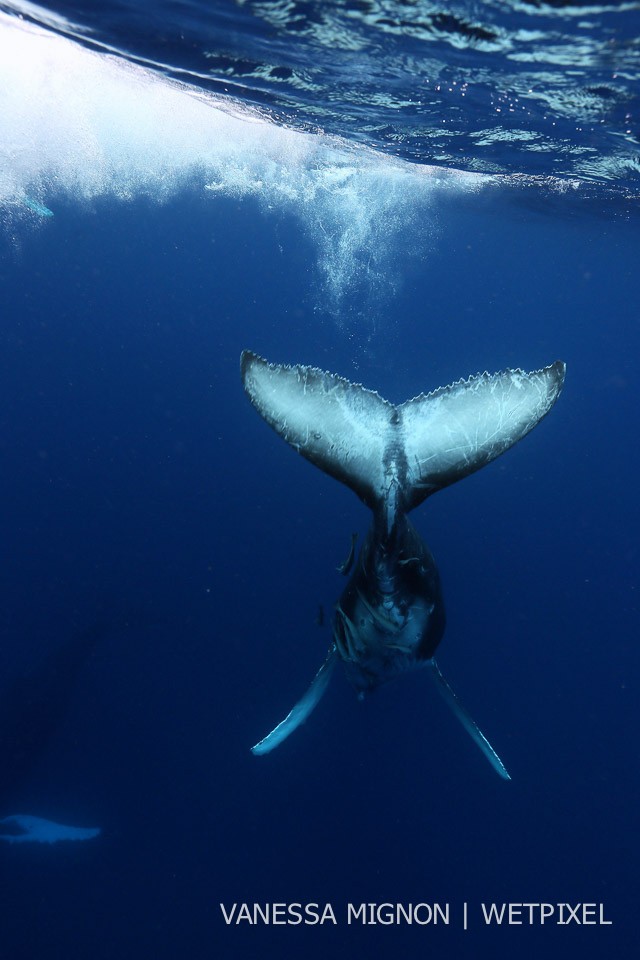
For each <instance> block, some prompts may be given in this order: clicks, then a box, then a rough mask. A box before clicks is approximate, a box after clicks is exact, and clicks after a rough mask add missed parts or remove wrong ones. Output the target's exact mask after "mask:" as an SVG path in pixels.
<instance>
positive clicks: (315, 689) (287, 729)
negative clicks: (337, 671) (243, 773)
mask: <svg viewBox="0 0 640 960" xmlns="http://www.w3.org/2000/svg"><path fill="white" fill-rule="evenodd" d="M335 663H336V647H335V644H332V645H331V647H330V648H329V653H328V654H327V658H326V660H325V661H324V663H323V664H322V666H321V667H320V669H319V670H318V672H317V673H316V675H315V677H314V678H313V681H312V683H311V686H310V687H309V689H308V690H307V692H306V693H305V695H304V696H303V697H302V699H301V700H299V701H298V702H297V703H296V705H295V707H293V709H292V710H290V711H289V713H288V714H287V716H286V717H285V718H284V720H282V722H281V723H279V724H278V726H277V727H275V728H274V729H273V730H272V731H271V733H268V734H267V736H266V737H265V738H264V739H263V740H261V741H260V742H259V743H256V745H255V747H251V753H254V754H255V755H256V756H260V755H261V754H263V753H269V752H270V751H271V750H273V749H274V748H275V747H277V746H279V745H280V744H281V743H282V741H283V740H286V739H287V737H288V736H289V734H290V733H293V731H294V730H296V729H297V728H298V727H299V726H300V725H301V724H302V723H304V722H305V720H306V719H307V717H308V716H309V714H310V713H311V712H312V711H313V710H314V709H315V708H316V706H317V705H318V703H319V702H320V700H321V698H322V695H323V693H324V692H325V690H326V689H327V686H328V683H329V680H330V679H331V674H332V673H333V668H334V666H335Z"/></svg>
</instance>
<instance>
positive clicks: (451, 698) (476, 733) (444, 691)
mask: <svg viewBox="0 0 640 960" xmlns="http://www.w3.org/2000/svg"><path fill="white" fill-rule="evenodd" d="M427 666H428V667H429V670H430V672H431V676H432V677H433V679H434V680H435V681H436V686H437V687H438V690H439V691H440V693H441V695H442V697H443V699H444V700H446V702H447V703H448V704H449V706H450V707H451V709H452V710H453V712H454V713H455V715H456V717H457V718H458V720H459V721H460V723H461V724H462V726H463V727H464V728H465V730H466V731H467V733H468V734H469V735H470V736H471V739H472V740H474V741H475V743H477V745H478V746H479V747H480V749H481V750H482V752H483V753H484V755H485V757H486V758H487V760H488V761H489V763H490V764H491V766H492V767H493V769H494V770H495V771H496V773H497V774H499V775H500V776H501V777H502V778H503V779H504V780H511V777H510V776H509V774H508V772H507V768H506V767H505V765H504V763H503V762H502V760H501V759H500V757H499V756H498V754H497V753H496V752H495V750H494V749H493V747H492V746H491V744H490V743H489V741H488V740H487V738H486V737H485V735H484V733H483V732H482V730H481V729H480V727H479V726H478V725H477V723H476V722H475V720H473V719H472V718H471V717H470V716H469V714H468V713H467V711H466V710H465V708H464V707H463V706H462V704H461V702H460V701H459V700H458V698H457V696H456V695H455V693H454V692H453V690H452V689H451V687H450V686H449V684H448V683H447V681H446V680H445V678H444V677H443V676H442V674H441V673H440V668H439V667H438V664H437V663H436V661H435V660H429V661H428V663H427Z"/></svg>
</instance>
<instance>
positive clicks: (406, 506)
mask: <svg viewBox="0 0 640 960" xmlns="http://www.w3.org/2000/svg"><path fill="white" fill-rule="evenodd" d="M240 369H241V376H242V381H243V385H244V389H245V391H246V393H247V395H248V397H249V399H250V401H251V403H252V404H253V406H254V407H255V408H256V410H257V411H258V412H259V413H260V414H261V416H262V417H263V418H264V419H265V420H266V422H267V423H268V424H269V425H270V426H271V427H272V428H273V429H274V430H275V431H276V433H278V434H279V435H280V436H281V437H282V438H283V439H284V440H286V441H287V442H288V443H289V444H290V445H291V446H292V447H293V448H294V449H295V450H296V451H297V452H298V453H300V454H301V455H302V456H303V457H305V458H306V459H307V460H310V461H311V463H313V464H315V465H316V466H317V467H319V468H320V469H321V470H323V471H324V472H325V473H327V474H329V475H330V476H333V477H335V478H336V479H337V480H340V481H341V482H343V483H344V484H346V485H347V486H349V487H350V488H351V489H352V490H353V491H354V492H355V493H356V494H357V495H358V496H359V497H360V499H361V500H362V501H363V502H364V503H365V504H366V505H367V506H368V507H369V508H370V509H371V511H372V513H373V520H372V524H371V528H370V530H369V533H368V535H367V537H366V539H365V541H364V543H363V545H362V549H361V551H360V554H359V556H358V559H357V561H356V562H355V564H354V566H353V572H352V574H351V577H350V580H349V582H348V584H347V586H346V588H345V590H344V591H343V593H342V596H341V597H340V599H339V601H338V603H337V605H336V611H335V618H334V623H333V641H332V643H331V646H330V648H329V651H328V654H327V656H326V659H325V661H324V663H323V664H322V666H321V667H320V670H319V671H318V673H317V674H316V676H315V678H314V680H313V682H312V683H311V686H310V687H309V689H308V690H307V692H306V693H305V695H304V696H303V697H302V699H301V700H300V701H299V702H298V703H296V705H295V706H294V707H293V709H292V710H291V711H290V712H289V714H288V715H287V716H286V717H285V719H284V720H283V721H282V722H281V723H279V724H278V725H277V726H276V727H275V729H274V730H272V731H271V733H269V734H268V735H267V736H266V737H265V738H264V739H262V740H261V741H260V742H259V743H257V744H256V745H255V746H254V747H253V748H252V751H253V753H254V754H264V753H268V752H269V751H271V750H273V749H274V747H276V746H278V745H279V744H280V743H282V741H283V740H285V739H286V737H288V736H289V734H290V733H292V732H293V731H294V730H295V729H296V728H297V727H298V726H300V724H301V723H303V722H304V721H305V720H306V719H307V717H308V716H309V714H310V713H311V711H312V710H313V709H314V707H315V706H316V705H317V703H318V701H319V700H320V698H321V697H322V694H323V693H324V691H325V690H326V687H327V684H328V682H329V679H330V677H331V674H332V671H333V669H334V666H335V664H336V662H337V661H338V660H340V661H341V662H342V664H343V667H344V669H345V671H346V673H347V676H348V677H349V680H350V681H351V683H352V684H353V686H354V687H355V689H356V690H357V691H358V693H359V695H361V696H362V695H364V694H365V693H367V692H368V691H370V690H373V689H374V688H375V687H377V686H379V685H380V684H381V683H385V682H386V681H388V680H390V679H392V678H393V677H395V676H397V675H398V674H399V673H402V672H404V671H405V670H410V669H414V668H417V667H421V668H425V669H427V670H428V671H429V672H430V673H431V675H432V677H433V678H434V680H435V681H436V685H437V687H438V689H439V691H440V693H441V694H442V695H443V697H444V698H445V700H446V701H447V702H448V704H449V706H450V707H451V708H452V710H453V712H454V713H455V715H456V716H457V717H458V719H459V720H460V722H461V723H462V724H463V726H464V727H465V729H466V730H467V732H468V733H469V734H470V735H471V737H472V738H473V740H474V741H475V742H476V744H477V745H478V746H479V747H480V749H481V750H482V752H483V753H484V755H485V756H486V757H487V759H488V760H489V762H490V763H491V765H492V766H493V768H494V769H495V770H496V772H497V773H498V774H499V775H500V776H501V777H503V778H504V779H510V777H509V774H508V773H507V770H506V768H505V766H504V764H503V763H502V761H501V760H500V758H499V756H498V754H497V753H496V752H495V750H494V749H493V747H492V746H491V744H490V743H489V741H488V740H487V739H486V737H485V736H484V734H483V733H482V732H481V730H480V729H479V727H478V726H477V724H476V723H475V722H474V721H473V720H472V718H471V716H470V715H469V714H468V713H467V711H466V710H465V708H464V707H463V706H462V704H461V703H460V701H459V700H458V698H457V697H456V695H455V693H454V692H453V690H452V689H451V687H450V686H449V684H448V683H447V681H446V680H445V678H444V677H443V675H442V673H441V672H440V670H439V668H438V665H437V663H436V661H435V659H434V654H435V651H436V649H437V647H438V644H439V643H440V640H441V639H442V636H443V634H444V629H445V611H444V603H443V599H442V590H441V586H440V577H439V575H438V570H437V567H436V564H435V561H434V559H433V557H432V555H431V553H430V551H429V549H428V547H427V546H426V544H424V543H423V541H422V540H421V538H420V536H419V535H418V533H417V532H416V531H415V529H414V528H413V527H412V525H411V523H410V522H409V519H408V516H407V515H408V514H409V512H410V511H411V510H413V509H414V508H415V507H417V506H418V505H419V504H420V503H422V501H423V500H425V499H426V498H427V497H429V496H431V494H433V493H436V492H437V491H438V490H441V489H443V488H444V487H446V486H448V485H449V484H452V483H455V482H456V481H457V480H460V479H462V478H463V477H466V476H468V475H469V474H471V473H473V472H474V471H476V470H479V469H480V468H481V467H483V466H484V465H485V464H487V463H490V462H491V461H492V460H495V458H496V457H498V456H500V454H501V453H504V451H505V450H508V449H509V447H512V446H513V445H514V444H515V443H517V442H518V440H521V439H522V437H524V436H525V435H526V434H527V433H529V431H530V430H532V429H533V427H535V426H536V424H538V423H539V422H540V421H541V420H542V418H543V417H544V416H546V414H547V413H548V412H549V410H550V409H551V407H552V406H553V404H554V403H555V401H556V400H557V398H558V396H559V395H560V391H561V389H562V385H563V383H564V375H565V364H564V363H562V362H561V361H556V363H553V364H551V366H548V367H545V368H544V369H542V370H536V371H533V372H531V373H525V372H524V371H522V370H520V369H515V370H504V371H502V372H501V373H496V374H493V375H490V374H488V373H483V374H480V375H478V376H475V377H470V378H469V379H468V380H459V381H458V382H457V383H454V384H451V385H450V386H448V387H441V388H439V389H437V390H434V391H432V392H431V393H428V394H422V395H421V396H419V397H415V398H414V399H412V400H408V401H406V403H402V404H399V405H395V404H392V403H389V402H388V401H387V400H384V399H383V398H382V397H381V396H379V394H377V393H375V392H374V391H372V390H368V389H367V388H365V387H363V386H362V385H360V384H355V383H351V382H350V381H349V380H345V379H344V378H342V377H339V376H337V375H336V374H332V373H327V372H325V371H323V370H319V369H317V368H315V367H309V366H302V365H293V366H288V365H284V364H273V363H269V362H268V361H266V360H264V359H263V358H262V357H259V356H257V355H256V354H254V353H251V352H250V351H247V350H245V351H244V352H243V353H242V356H241V361H240Z"/></svg>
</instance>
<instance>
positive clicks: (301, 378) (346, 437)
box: [240, 350, 396, 507]
mask: <svg viewBox="0 0 640 960" xmlns="http://www.w3.org/2000/svg"><path fill="white" fill-rule="evenodd" d="M240 372H241V375H242V382H243V384H244V388H245V390H246V392H247V396H248V397H249V399H250V400H251V403H252V404H253V405H254V407H255V408H256V410H257V411H258V413H259V414H260V415H261V416H262V417H263V418H264V419H265V420H266V421H267V423H268V424H269V426H270V427H273V429H274V430H275V431H276V433H277V434H279V435H280V436H281V437H282V438H283V440H286V441H287V443H289V444H290V445H291V446H292V447H293V448H294V449H295V450H297V451H298V453H300V454H301V455H302V456H303V457H305V458H306V459H307V460H310V461H311V463H313V464H315V466H317V467H319V468H320V469H321V470H324V472H325V473H328V474H329V475H330V476H332V477H335V478H336V479H337V480H341V481H342V483H345V484H346V485H347V486H348V487H351V489H352V490H354V491H355V493H357V494H358V496H359V497H360V499H361V500H364V502H365V503H366V504H367V505H368V506H370V507H373V506H375V504H376V503H377V502H378V500H379V499H380V498H381V496H383V494H384V490H385V489H386V483H385V478H384V452H385V447H386V442H387V436H388V433H389V426H390V424H391V423H392V421H393V420H394V418H395V417H396V408H395V407H394V406H393V404H392V403H388V402H387V401H386V400H383V399H382V397H381V396H379V394H377V393H375V392H374V391H373V390H367V389H366V388H365V387H363V386H361V385H360V384H357V383H350V382H349V381H348V380H345V379H344V378H343V377H338V376H336V374H333V373H326V372H325V371H323V370H319V369H318V368H317V367H306V366H302V365H300V364H297V365H296V366H288V365H286V364H278V363H268V362H267V361H266V360H263V359H262V357H259V356H257V355H256V354H255V353H251V351H249V350H244V351H243V353H242V356H241V358H240Z"/></svg>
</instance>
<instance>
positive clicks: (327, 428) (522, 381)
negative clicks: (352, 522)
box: [240, 350, 565, 511]
mask: <svg viewBox="0 0 640 960" xmlns="http://www.w3.org/2000/svg"><path fill="white" fill-rule="evenodd" d="M240 369H241V374H242V380H243V384H244V388H245V390H246V392H247V395H248V397H249V399H250V400H251V402H252V404H253V405H254V407H255V408H256V410H257V411H258V412H259V413H260V414H261V416H262V417H264V419H265V420H266V421H267V423H268V424H269V425H270V426H271V427H273V429H274V430H275V431H276V433H278V434H279V435H280V436H281V437H282V438H283V439H284V440H286V441H287V443H289V444H290V445H291V446H292V447H293V448H294V449H295V450H297V451H298V453H300V454H301V455H302V456H303V457H306V459H307V460H310V461H311V463H313V464H315V465H316V466H317V467H319V468H320V469H321V470H324V472H325V473H328V474H329V475H330V476H332V477H335V478H336V479H337V480H341V481H342V483H345V484H346V485H347V486H348V487H351V489H352V490H354V491H355V492H356V493H357V494H358V496H359V497H360V499H361V500H363V501H364V502H365V503H366V504H367V506H369V507H371V508H372V509H375V508H376V506H377V505H378V504H380V503H382V502H384V501H385V498H387V497H388V493H389V489H390V481H391V480H393V481H395V484H396V486H397V488H399V490H400V501H401V506H402V509H404V510H405V511H408V510H412V509H413V508H414V507H417V506H418V504H419V503H421V502H422V501H423V500H424V499H425V498H426V497H428V496H429V495H430V494H432V493H435V492H436V491H437V490H441V489H442V488H443V487H446V486H448V485H449V484H450V483H454V482H455V481H456V480H461V479H462V478H463V477H466V476H468V475H469V474H470V473H473V472H474V471H475V470H479V469H480V467H483V466H484V465H485V464H487V463H490V462H491V461H492V460H495V458H496V457H498V456H500V454H501V453H504V452H505V450H508V449H509V447H512V446H513V445H514V444H515V443H517V442H518V440H521V439H522V437H524V436H526V434H527V433H529V431H530V430H532V429H533V428H534V427H535V426H536V424H537V423H539V422H540V420H542V418H543V417H544V416H545V415H546V414H547V413H548V412H549V410H550V409H551V407H552V406H553V404H554V403H555V401H556V400H557V398H558V396H559V395H560V391H561V389H562V384H563V382H564V373H565V365H564V363H561V362H560V361H557V362H556V363H553V364H551V366H549V367H545V368H544V369H542V370H535V371H533V372H532V373H525V372H524V371H523V370H503V371H502V372H501V373H495V374H488V373H482V374H479V375H478V376H476V377H470V378H469V379H468V380H460V381H458V382H457V383H453V384H451V385H450V386H448V387H440V388H439V389H437V390H434V391H432V392H431V393H428V394H423V395H422V396H419V397H415V398H414V399H413V400H407V401H406V403H403V404H400V405H399V406H395V405H394V404H392V403H389V402H388V401H387V400H384V399H383V398H382V397H381V396H380V395H379V394H377V393H375V392H374V391H373V390H368V389H367V388H366V387H363V386H362V385H361V384H358V383H350V382H349V380H345V379H344V378H343V377H339V376H337V375H336V374H333V373H326V372H325V371H323V370H319V369H318V368H317V367H307V366H302V365H300V364H298V365H295V366H287V365H285V364H276V363H268V362H267V361H266V360H264V359H262V357H258V356H257V355H256V354H255V353H251V352H250V351H249V350H245V351H244V352H243V354H242V357H241V361H240Z"/></svg>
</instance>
